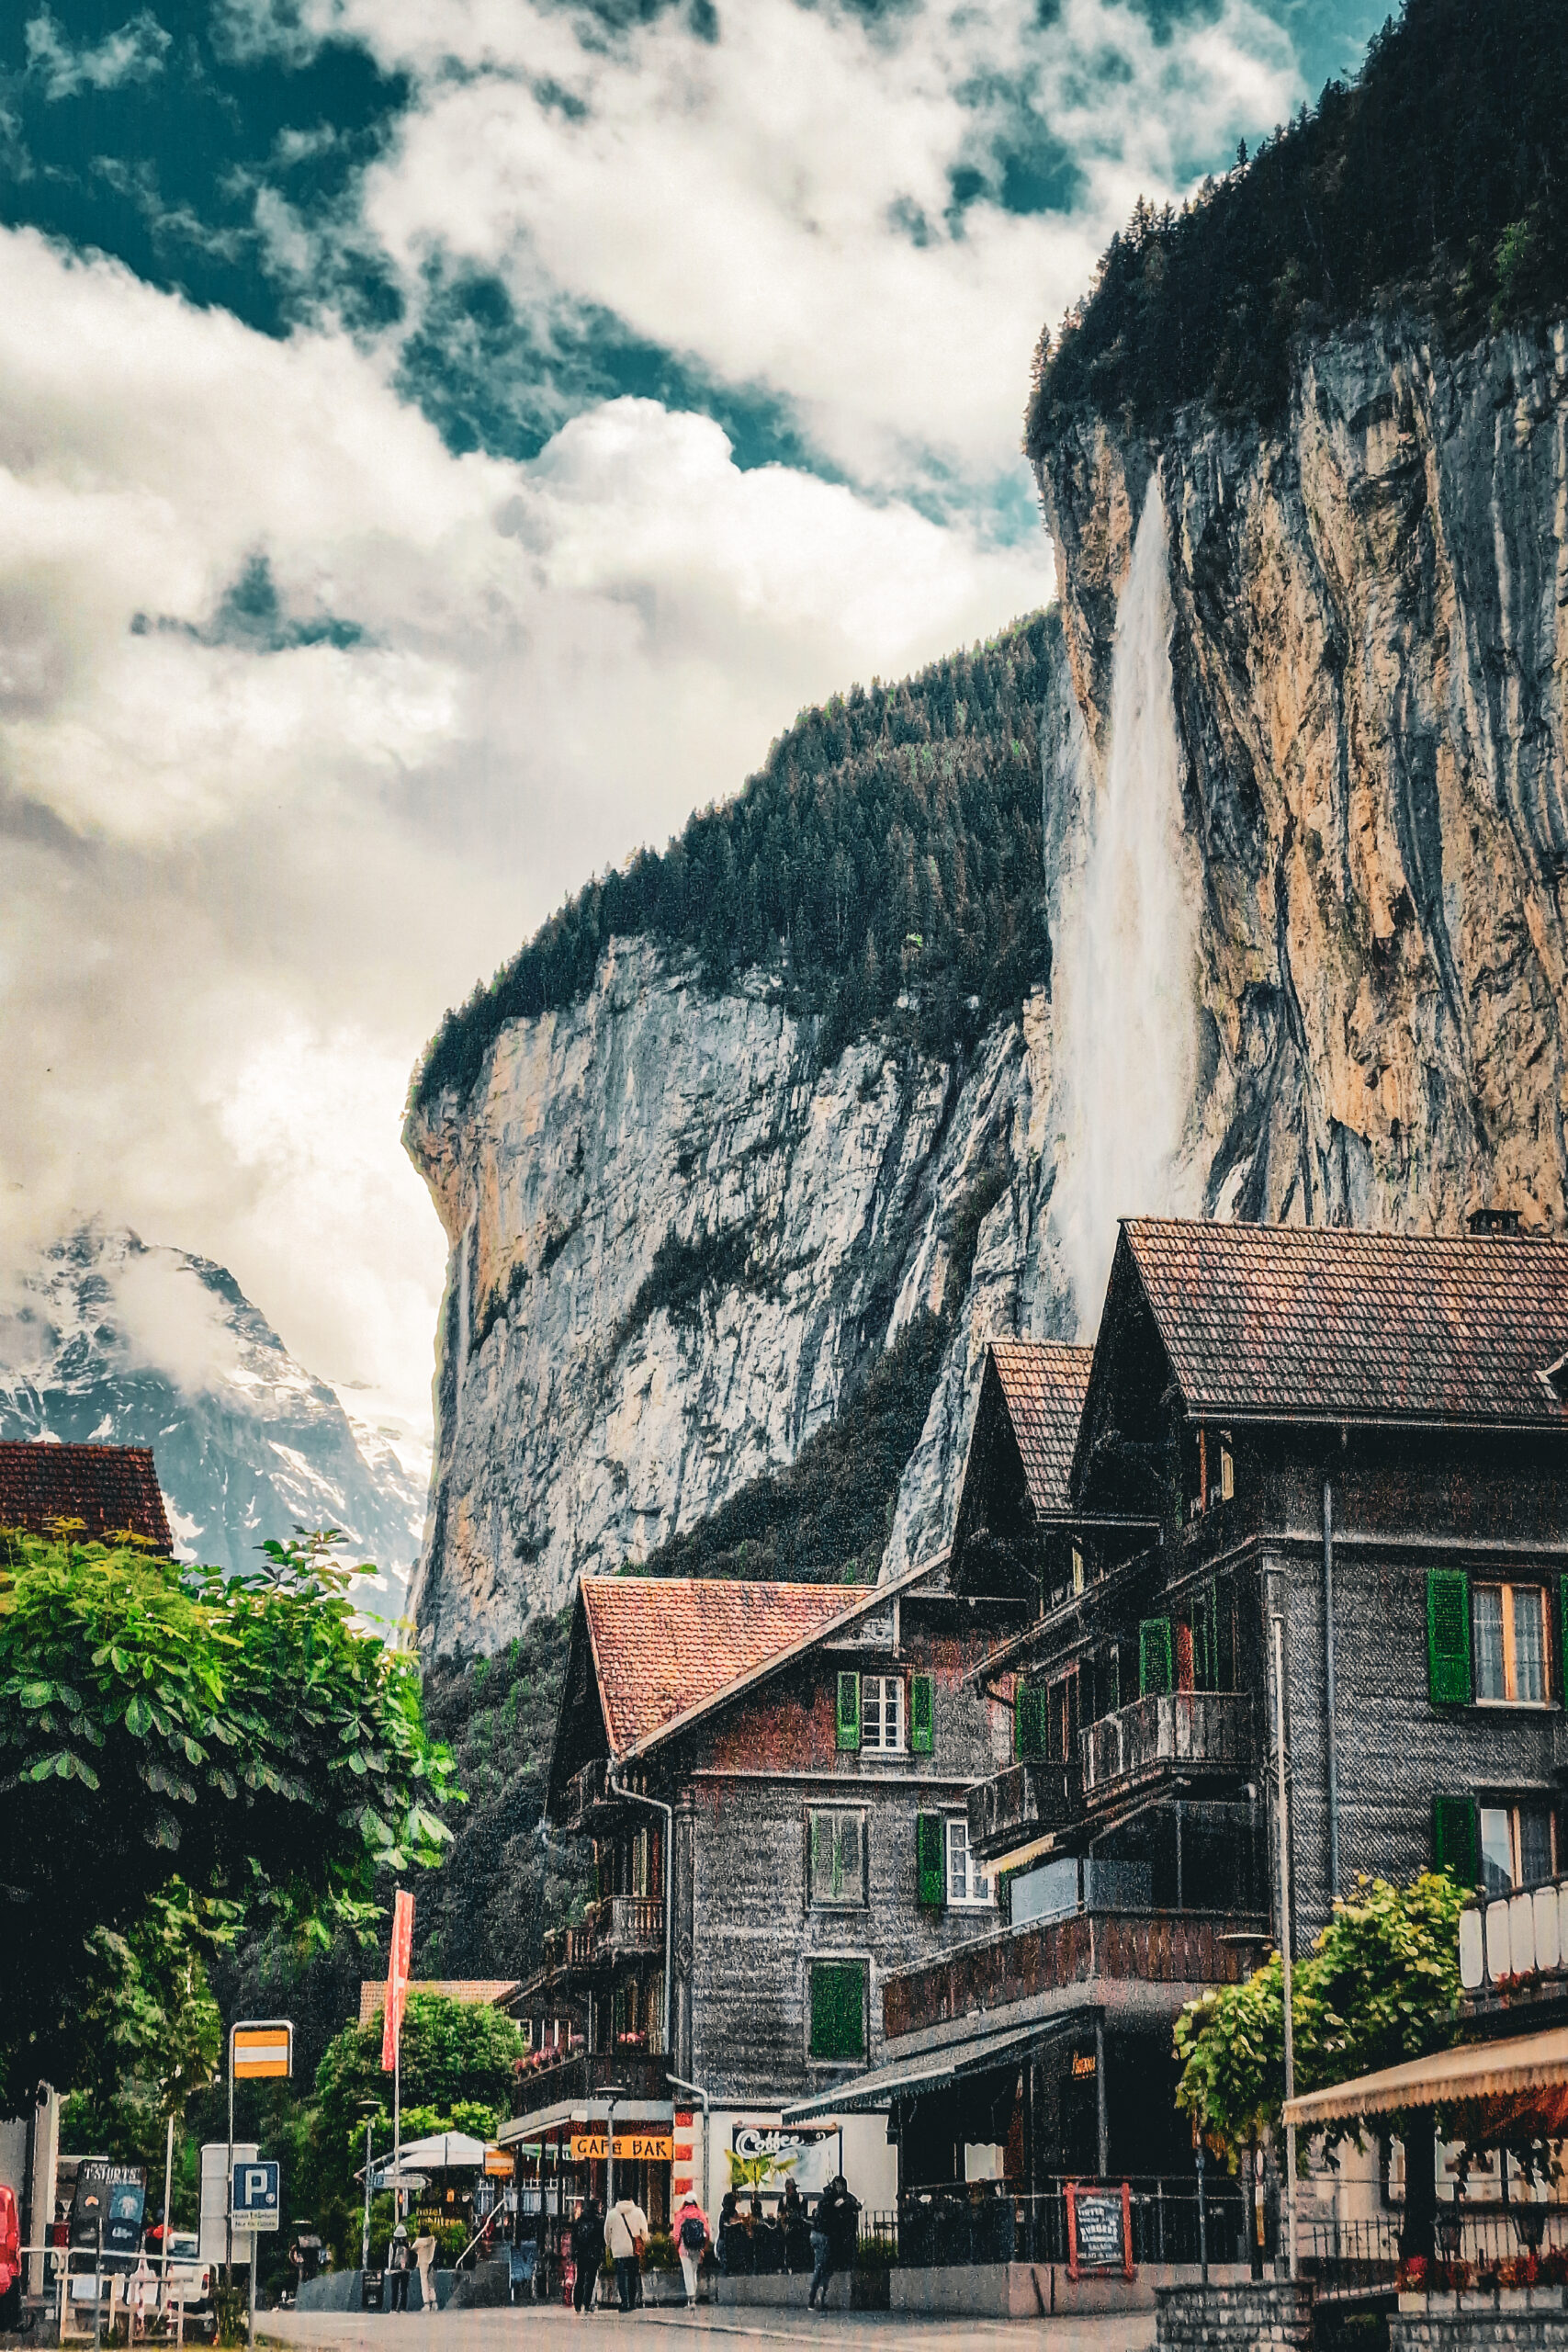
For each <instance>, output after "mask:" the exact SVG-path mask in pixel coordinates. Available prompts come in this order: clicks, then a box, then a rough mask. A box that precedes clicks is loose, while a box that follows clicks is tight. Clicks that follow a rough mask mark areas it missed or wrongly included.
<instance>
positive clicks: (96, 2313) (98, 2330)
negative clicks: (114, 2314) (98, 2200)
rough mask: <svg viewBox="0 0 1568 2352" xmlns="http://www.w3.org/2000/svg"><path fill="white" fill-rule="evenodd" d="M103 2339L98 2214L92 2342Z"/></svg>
mask: <svg viewBox="0 0 1568 2352" xmlns="http://www.w3.org/2000/svg"><path fill="white" fill-rule="evenodd" d="M103 2340H104V2217H103V2214H102V2212H101V2211H100V2212H99V2214H98V2253H97V2260H96V2263H95V2265H94V2269H93V2342H94V2344H95V2346H96V2345H99V2344H101V2343H102V2342H103Z"/></svg>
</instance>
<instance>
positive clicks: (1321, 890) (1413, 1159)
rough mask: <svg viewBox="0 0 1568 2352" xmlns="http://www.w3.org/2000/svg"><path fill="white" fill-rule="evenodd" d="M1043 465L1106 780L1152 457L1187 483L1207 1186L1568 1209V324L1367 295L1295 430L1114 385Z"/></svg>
mask: <svg viewBox="0 0 1568 2352" xmlns="http://www.w3.org/2000/svg"><path fill="white" fill-rule="evenodd" d="M1038 470H1039V481H1040V488H1041V492H1042V495H1043V503H1044V508H1045V514H1046V518H1047V524H1048V527H1049V529H1050V531H1051V534H1052V537H1053V539H1054V542H1055V552H1056V564H1057V579H1058V585H1059V589H1060V607H1061V616H1062V622H1063V627H1064V632H1065V637H1066V649H1067V658H1068V660H1069V662H1070V664H1071V669H1072V675H1073V683H1074V687H1075V690H1076V694H1077V701H1078V704H1079V707H1080V709H1081V712H1082V716H1083V720H1084V727H1085V734H1086V739H1087V747H1088V761H1089V769H1090V772H1091V775H1093V778H1094V787H1093V789H1092V790H1091V791H1090V794H1089V802H1090V806H1091V809H1092V805H1093V802H1094V799H1095V797H1096V796H1097V795H1098V794H1099V793H1101V792H1102V791H1103V788H1104V778H1105V775H1106V771H1107V764H1108V762H1109V760H1110V758H1111V735H1112V731H1113V730H1112V729H1111V699H1112V673H1113V668H1114V662H1115V645H1116V627H1117V616H1118V610H1119V606H1120V604H1121V600H1122V591H1123V588H1124V586H1125V583H1126V582H1127V581H1128V578H1129V575H1130V573H1131V571H1132V566H1133V552H1134V537H1135V534H1136V531H1137V527H1138V523H1139V518H1140V516H1141V515H1142V514H1143V512H1144V509H1145V502H1146V501H1147V499H1148V498H1149V496H1150V494H1151V485H1155V486H1156V490H1155V494H1156V495H1160V496H1162V497H1163V501H1164V504H1165V508H1166V511H1167V515H1168V525H1169V584H1170V594H1171V600H1172V606H1173V616H1174V626H1173V631H1172V638H1171V662H1172V673H1173V686H1174V701H1175V712H1176V723H1177V729H1178V734H1179V748H1180V759H1181V779H1182V794H1183V800H1184V809H1185V826H1186V831H1187V833H1188V836H1189V838H1190V840H1191V842H1193V843H1195V845H1196V848H1197V850H1198V853H1199V856H1200V860H1201V917H1200V923H1199V934H1198V980H1197V1005H1196V1008H1195V1015H1194V1018H1195V1036H1196V1046H1197V1066H1198V1069H1199V1081H1198V1085H1197V1088H1196V1090H1195V1097H1194V1103H1193V1106H1192V1120H1191V1126H1190V1134H1189V1136H1188V1138H1187V1148H1188V1152H1189V1157H1190V1165H1191V1167H1192V1170H1193V1173H1194V1175H1195V1177H1196V1179H1197V1180H1198V1181H1199V1183H1200V1185H1201V1206H1202V1207H1203V1208H1204V1209H1206V1210H1207V1211H1208V1212H1210V1213H1212V1214H1214V1215H1218V1216H1244V1217H1258V1218H1264V1219H1276V1218H1287V1219H1304V1220H1313V1221H1324V1220H1330V1219H1347V1220H1349V1221H1352V1222H1355V1223H1358V1224H1368V1225H1375V1226H1403V1227H1413V1228H1416V1229H1433V1228H1447V1229H1450V1230H1452V1229H1455V1228H1456V1227H1457V1226H1458V1225H1459V1223H1460V1222H1461V1219H1462V1218H1463V1216H1464V1215H1465V1213H1466V1212H1467V1211H1469V1210H1471V1209H1472V1208H1474V1207H1476V1206H1479V1205H1482V1204H1487V1205H1493V1204H1499V1205H1505V1206H1508V1207H1512V1208H1515V1209H1517V1211H1518V1212H1519V1214H1520V1216H1521V1218H1522V1220H1523V1222H1524V1224H1525V1225H1526V1227H1529V1228H1531V1229H1542V1228H1551V1229H1560V1228H1561V1227H1562V1221H1563V1204H1564V1181H1565V1157H1564V1136H1563V1116H1564V1110H1565V1108H1568V1068H1565V1059H1564V1057H1565V1052H1568V1045H1565V1039H1564V1028H1563V1021H1562V1011H1563V986H1564V971H1565V965H1568V933H1565V930H1564V915H1565V912H1568V903H1565V898H1564V889H1565V876H1568V801H1565V797H1564V796H1565V776H1564V734H1563V681H1564V665H1565V661H1568V335H1565V333H1564V331H1563V329H1562V328H1561V327H1559V328H1556V329H1555V330H1553V331H1552V332H1551V333H1549V334H1540V335H1537V334H1524V333H1517V334H1506V335H1501V336H1498V337H1495V338H1492V339H1490V340H1488V341H1486V342H1485V343H1483V344H1482V345H1479V346H1478V347H1476V348H1474V349H1472V350H1471V351H1469V352H1468V353H1465V354H1462V355H1461V356H1446V355H1445V354H1444V353H1443V351H1442V350H1441V349H1440V348H1438V346H1437V345H1436V344H1435V342H1434V341H1433V340H1431V339H1429V338H1428V337H1427V335H1426V334H1424V333H1423V331H1422V329H1421V328H1420V327H1419V326H1418V325H1416V324H1415V323H1412V322H1408V321H1405V322H1400V321H1393V322H1384V323H1380V324H1378V325H1376V326H1368V327H1365V328H1364V329H1361V330H1359V331H1358V332H1354V333H1345V334H1339V335H1337V336H1336V337H1334V338H1332V339H1325V340H1322V341H1320V342H1318V343H1317V344H1316V345H1311V346H1307V347H1306V348H1304V349H1303V352H1302V353H1301V354H1300V356H1299V360H1298V366H1297V370H1296V376H1295V382H1294V387H1293V391H1292V401H1291V408H1290V415H1289V421H1288V424H1287V425H1286V426H1285V427H1284V428H1283V429H1281V430H1278V431H1275V432H1272V433H1266V432H1263V431H1261V430H1260V429H1259V428H1258V426H1257V425H1255V424H1228V423H1225V422H1224V421H1221V420H1218V419H1216V418H1215V417H1214V416H1213V415H1212V414H1210V413H1206V412H1205V411H1204V410H1202V409H1201V408H1195V409H1192V410H1190V411H1187V412H1183V413H1179V415H1178V418H1177V421H1176V423H1175V424H1174V425H1173V426H1172V427H1171V428H1170V429H1169V430H1168V432H1167V433H1166V434H1165V435H1163V436H1162V437H1161V438H1160V439H1159V440H1158V441H1157V442H1151V441H1148V440H1145V439H1139V438H1133V437H1129V436H1127V435H1122V434H1121V433H1119V432H1118V430H1117V429H1116V428H1115V426H1114V425H1113V424H1110V423H1108V422H1107V421H1106V420H1105V419H1103V418H1100V417H1093V416H1086V417H1084V418H1082V419H1081V420H1080V421H1078V422H1077V423H1075V424H1072V425H1071V426H1070V427H1069V428H1068V429H1066V430H1065V431H1062V432H1060V433H1059V434H1058V435H1057V436H1056V437H1055V440H1054V441H1053V443H1052V444H1051V445H1050V446H1049V447H1047V448H1046V449H1045V451H1044V454H1043V459H1042V461H1041V463H1040V465H1039V469H1038ZM1091 821H1092V819H1091ZM1151 1205H1152V1204H1151Z"/></svg>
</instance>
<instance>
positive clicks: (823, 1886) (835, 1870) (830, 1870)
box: [807, 1807, 865, 1909]
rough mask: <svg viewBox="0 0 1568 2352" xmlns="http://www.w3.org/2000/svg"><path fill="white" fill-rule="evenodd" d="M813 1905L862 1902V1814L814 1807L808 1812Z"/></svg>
mask: <svg viewBox="0 0 1568 2352" xmlns="http://www.w3.org/2000/svg"><path fill="white" fill-rule="evenodd" d="M807 1841H808V1848H809V1852H808V1870H807V1887H808V1891H809V1895H810V1900H811V1904H812V1907H813V1908H814V1909H829V1908H832V1907H834V1906H837V1905H851V1904H852V1905H864V1903H865V1815H864V1814H863V1813H842V1812H838V1811H831V1812H829V1811H826V1810H823V1809H820V1808H816V1807H814V1808H813V1810H812V1811H811V1813H810V1814H809V1815H807Z"/></svg>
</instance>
